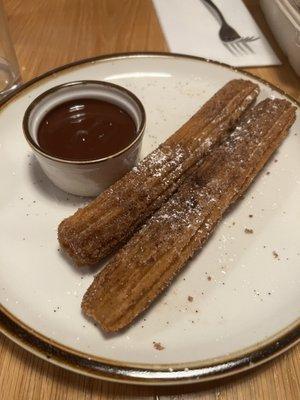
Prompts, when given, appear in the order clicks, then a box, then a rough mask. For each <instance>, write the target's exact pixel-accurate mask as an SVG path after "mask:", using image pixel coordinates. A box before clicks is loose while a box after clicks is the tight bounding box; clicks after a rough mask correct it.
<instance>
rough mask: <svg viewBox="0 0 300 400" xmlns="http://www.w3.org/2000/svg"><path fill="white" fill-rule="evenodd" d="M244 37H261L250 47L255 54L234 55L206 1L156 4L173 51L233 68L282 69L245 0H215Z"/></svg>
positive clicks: (162, 0) (158, 0) (170, 0)
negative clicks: (270, 67) (222, 37)
mask: <svg viewBox="0 0 300 400" xmlns="http://www.w3.org/2000/svg"><path fill="white" fill-rule="evenodd" d="M213 1H214V4H215V5H216V6H217V7H218V8H219V9H220V10H221V12H222V13H223V16H224V17H225V19H226V21H227V23H228V24H229V25H231V26H232V27H233V28H234V29H235V30H236V31H237V32H238V33H239V35H240V36H243V37H246V36H258V37H259V39H258V40H257V41H255V42H251V43H249V46H250V47H251V49H252V51H253V53H251V52H248V53H247V54H246V55H244V54H243V55H238V54H232V53H231V52H230V51H229V50H228V49H227V48H226V46H224V44H223V43H222V42H221V40H220V39H219V35H218V32H219V29H220V26H221V25H220V21H219V20H218V19H217V17H216V15H215V14H213V12H212V11H211V9H210V8H209V7H208V6H207V5H206V4H205V3H204V1H202V0H153V3H154V6H155V9H156V12H157V15H158V18H159V21H160V24H161V27H162V30H163V32H164V35H165V37H166V40H167V43H168V45H169V49H170V51H171V52H174V53H184V54H190V55H195V56H200V57H204V58H209V59H212V60H217V61H221V62H224V63H226V64H229V65H233V66H238V67H246V66H262V65H278V64H280V61H279V59H278V58H277V56H276V54H275V53H274V51H273V50H272V48H271V46H270V45H269V43H268V42H267V40H266V38H265V37H264V35H263V33H262V32H261V30H260V29H259V27H258V26H257V25H256V23H255V21H254V19H253V18H252V16H251V14H250V13H249V11H248V10H247V8H246V6H245V5H244V3H243V2H242V0H213Z"/></svg>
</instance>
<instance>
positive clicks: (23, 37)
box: [0, 0, 300, 400]
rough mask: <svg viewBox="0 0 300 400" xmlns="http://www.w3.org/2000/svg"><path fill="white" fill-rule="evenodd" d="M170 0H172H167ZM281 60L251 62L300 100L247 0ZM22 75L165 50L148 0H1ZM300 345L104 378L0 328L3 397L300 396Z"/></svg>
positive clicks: (244, 399)
mask: <svg viewBox="0 0 300 400" xmlns="http://www.w3.org/2000/svg"><path fill="white" fill-rule="evenodd" d="M169 1H172V0H169ZM245 3H246V5H247V6H248V8H249V10H250V12H251V13H252V14H253V16H254V18H255V19H256V21H257V23H258V24H259V25H260V27H261V29H262V30H263V31H264V33H265V34H266V36H267V37H268V39H269V41H270V43H271V44H272V46H273V48H274V49H275V50H276V52H277V54H278V55H279V57H280V59H281V61H282V66H277V67H264V68H248V69H247V70H248V71H251V72H252V73H254V74H256V75H258V76H260V77H262V78H264V79H266V80H267V81H269V82H272V83H274V84H275V85H277V86H279V87H280V88H282V89H284V90H285V91H286V92H287V93H289V94H290V95H292V96H294V97H295V98H297V99H298V100H299V99H300V80H299V78H297V76H296V74H295V73H294V71H293V70H292V69H291V67H290V66H289V64H288V61H287V59H286V57H285V56H284V55H283V53H282V52H281V51H280V49H279V48H278V46H277V45H276V42H275V41H274V39H273V37H272V35H271V33H270V31H269V29H268V28H267V25H266V22H265V20H264V18H263V15H262V13H261V11H260V9H259V5H258V1H255V0H245ZM4 5H5V7H6V11H7V13H8V16H9V24H10V28H11V33H12V38H13V41H14V43H15V47H16V51H17V55H18V59H19V62H20V66H21V71H22V75H23V79H24V81H27V80H28V79H31V78H33V77H35V76H37V75H39V74H41V73H43V72H45V71H47V70H49V69H52V68H54V67H57V66H59V65H62V64H65V63H69V62H71V61H75V60H78V59H81V58H85V57H91V56H95V55H98V54H108V53H115V52H130V51H168V48H167V45H166V42H165V40H164V37H163V35H162V32H161V29H160V26H159V23H158V20H157V18H156V15H155V12H154V9H153V6H152V3H151V1H150V0H26V1H24V0H4ZM299 371H300V346H297V347H294V348H293V349H292V350H290V351H288V352H287V353H286V354H284V355H282V356H281V357H279V358H277V359H276V360H274V361H272V362H269V363H267V364H266V365H263V366H262V367H260V368H258V369H255V370H254V371H251V372H248V373H245V374H243V375H239V376H236V377H233V378H230V379H225V380H222V381H218V382H214V383H206V384H198V385H193V386H184V387H183V386H181V387H167V388H157V387H137V386H126V385H121V384H112V383H107V382H102V381H99V380H95V379H91V378H86V377H82V376H79V375H76V374H74V373H71V372H68V371H65V370H63V369H61V368H58V367H55V366H53V365H51V364H48V363H46V362H44V361H41V360H40V359H38V358H37V357H35V356H33V355H31V354H30V353H28V352H26V351H25V350H23V349H21V348H20V347H18V346H17V345H15V344H14V343H12V342H11V341H9V340H8V339H6V338H5V337H4V336H2V335H0V399H1V400H33V399H37V400H41V399H42V400H50V399H51V400H65V399H70V400H77V399H78V400H79V399H85V400H87V399H89V400H92V399H101V400H106V399H114V400H116V399H143V398H147V399H148V398H152V399H170V400H171V399H173V400H180V399H194V400H196V399H203V400H204V399H205V400H212V399H218V400H225V399H228V400H233V399H238V400H248V399H253V400H276V399H278V400H285V399H286V400H298V399H299V398H300V372H299Z"/></svg>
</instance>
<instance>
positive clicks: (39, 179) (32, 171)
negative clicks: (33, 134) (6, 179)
mask: <svg viewBox="0 0 300 400" xmlns="http://www.w3.org/2000/svg"><path fill="white" fill-rule="evenodd" d="M29 176H30V180H31V181H32V183H33V185H34V186H35V188H36V190H37V191H38V192H39V193H40V194H41V195H42V196H43V197H46V198H47V199H50V200H53V201H55V202H56V203H61V204H63V205H66V204H70V205H72V206H74V207H77V208H79V207H83V206H84V205H86V204H87V203H88V202H90V201H91V200H92V198H90V197H81V196H75V195H73V194H70V193H66V192H64V191H63V190H61V189H59V188H58V187H56V186H55V185H54V184H53V183H52V182H51V181H50V179H49V178H48V177H47V176H46V175H45V173H44V172H43V170H42V169H41V167H40V165H39V163H38V161H37V159H36V158H35V156H34V155H33V154H32V155H31V157H30V160H29Z"/></svg>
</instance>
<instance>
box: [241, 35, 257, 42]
mask: <svg viewBox="0 0 300 400" xmlns="http://www.w3.org/2000/svg"><path fill="white" fill-rule="evenodd" d="M258 39H259V36H246V37H245V38H243V40H244V41H245V42H255V40H258Z"/></svg>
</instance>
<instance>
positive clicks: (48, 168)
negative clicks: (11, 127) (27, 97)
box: [23, 81, 146, 196]
mask: <svg viewBox="0 0 300 400" xmlns="http://www.w3.org/2000/svg"><path fill="white" fill-rule="evenodd" d="M75 98H76V99H78V98H97V99H101V100H106V101H108V102H110V103H114V104H117V105H118V106H119V107H121V108H122V109H123V110H124V111H127V113H128V114H129V115H130V116H131V117H132V118H133V120H134V122H135V125H136V129H137V135H136V139H135V140H134V141H133V142H132V143H130V144H129V146H127V147H126V148H124V149H122V150H121V151H119V152H118V153H116V154H112V155H111V156H108V157H105V158H100V159H97V160H88V161H70V160H65V159H62V158H58V157H54V156H52V155H51V154H47V153H46V152H45V151H43V150H42V149H41V148H40V146H39V144H38V142H37V132H38V127H39V124H40V122H41V120H42V119H43V117H44V116H45V114H46V113H47V112H48V111H49V110H51V109H52V108H54V107H55V106H57V105H58V104H61V103H64V102H66V101H68V100H72V99H75ZM145 123H146V115H145V110H144V107H143V105H142V103H141V102H140V100H139V99H138V98H137V97H136V96H135V95H134V94H133V93H131V92H130V91H128V90H127V89H124V88H123V87H121V86H118V85H114V84H112V83H108V82H101V81H78V82H69V83H64V84H62V85H59V86H55V87H53V88H51V89H50V90H47V91H46V92H44V93H42V94H41V95H40V96H38V97H37V98H36V99H35V100H33V102H32V103H31V104H30V105H29V107H28V108H27V110H26V112H25V115H24V118H23V131H24V135H25V138H26V140H27V142H28V143H29V145H30V146H31V148H32V150H33V152H34V154H35V156H36V158H37V159H38V161H39V164H40V166H41V168H42V169H43V171H44V172H45V174H46V175H47V176H48V178H49V179H50V180H51V181H52V182H53V183H54V184H55V185H56V186H58V187H59V188H60V189H62V190H64V191H66V192H68V193H72V194H76V195H79V196H96V195H98V194H99V193H100V192H101V191H103V190H104V189H105V188H107V187H108V186H110V185H111V184H112V183H113V182H115V181H116V180H117V179H119V178H121V177H122V176H123V175H124V174H125V173H126V172H128V171H129V170H130V169H131V168H132V167H133V166H134V165H135V164H136V162H137V161H138V158H139V153H140V148H141V143H142V137H143V133H144V130H145ZM61 134H62V135H63V132H62V133H61ZM120 134H121V132H120Z"/></svg>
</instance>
